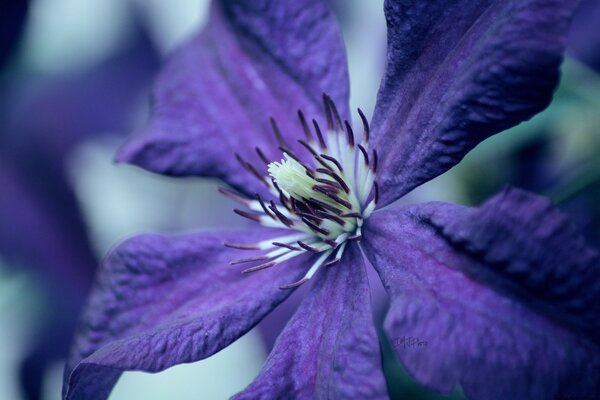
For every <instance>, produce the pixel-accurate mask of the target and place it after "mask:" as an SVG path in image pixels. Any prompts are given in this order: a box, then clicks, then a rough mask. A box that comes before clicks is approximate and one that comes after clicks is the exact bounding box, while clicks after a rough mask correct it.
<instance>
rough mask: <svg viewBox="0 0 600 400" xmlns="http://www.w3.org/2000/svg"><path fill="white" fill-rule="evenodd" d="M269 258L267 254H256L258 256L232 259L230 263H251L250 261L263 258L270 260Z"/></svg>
mask: <svg viewBox="0 0 600 400" xmlns="http://www.w3.org/2000/svg"><path fill="white" fill-rule="evenodd" d="M268 259H269V257H267V256H256V257H249V258H240V259H239V260H235V261H231V262H230V263H229V264H231V265H236V264H245V263H249V262H254V261H263V260H268Z"/></svg>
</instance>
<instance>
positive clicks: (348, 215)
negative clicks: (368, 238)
mask: <svg viewBox="0 0 600 400" xmlns="http://www.w3.org/2000/svg"><path fill="white" fill-rule="evenodd" d="M340 217H344V218H362V215H361V214H360V213H359V212H356V211H354V212H349V213H344V214H342V215H340Z"/></svg>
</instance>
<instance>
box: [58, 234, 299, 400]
mask: <svg viewBox="0 0 600 400" xmlns="http://www.w3.org/2000/svg"><path fill="white" fill-rule="evenodd" d="M273 234H274V232H273V231H272V230H250V231H229V232H220V233H198V234H190V235H186V236H173V237H166V236H160V235H142V236H137V237H134V238H133V239H130V240H128V241H126V242H125V243H123V244H122V245H120V246H119V247H117V249H116V250H114V251H113V252H112V253H111V254H110V255H109V256H108V258H107V259H106V261H105V262H104V264H103V269H102V270H101V272H100V275H99V278H98V282H97V285H96V288H95V290H94V292H93V293H92V296H91V300H90V302H89V304H88V306H87V309H86V311H85V313H84V316H83V321H82V323H81V326H80V331H79V333H78V335H77V338H76V341H75V347H74V351H73V353H72V355H71V358H70V360H69V363H68V365H67V373H66V374H65V378H66V382H65V387H64V390H65V392H66V393H65V394H66V398H67V399H92V398H93V399H105V398H107V397H108V394H109V393H110V391H111V389H112V387H113V385H114V384H115V382H116V381H117V379H118V377H119V375H120V373H121V371H124V370H143V371H149V372H156V371H162V370H164V369H166V368H168V367H170V366H173V365H175V364H180V363H187V362H193V361H197V360H200V359H203V358H205V357H208V356H210V355H212V354H214V353H216V352H217V351H219V350H221V349H222V348H224V347H226V346H228V345H229V344H230V343H232V342H233V341H235V340H236V339H237V338H239V337H240V336H241V335H243V334H244V333H246V332H247V331H248V330H250V329H251V328H252V327H253V326H254V325H256V323H257V322H258V321H260V320H261V319H262V317H263V316H264V315H265V314H267V313H268V312H269V311H271V309H273V308H274V307H275V306H276V305H277V304H279V303H280V302H281V301H283V300H284V299H285V298H286V297H287V296H288V295H289V294H290V293H291V291H290V290H282V289H280V286H281V285H284V284H288V283H290V282H295V281H296V280H298V279H300V277H301V276H302V274H303V273H305V268H300V267H299V264H301V262H302V261H306V259H301V260H299V261H298V262H295V263H294V262H291V261H288V262H287V263H285V264H282V265H278V266H276V267H273V268H269V269H266V270H262V271H257V272H253V273H251V274H248V275H246V274H242V273H241V270H242V269H243V268H240V266H239V265H229V262H230V261H232V260H235V259H238V258H242V257H247V256H250V257H252V256H255V255H256V254H254V253H255V251H242V250H232V249H228V248H226V247H224V246H223V243H224V242H236V243H249V241H250V240H252V241H254V242H256V241H257V240H262V239H266V238H268V237H270V236H272V235H273ZM275 234H276V232H275ZM240 253H243V254H240ZM299 258H302V257H299Z"/></svg>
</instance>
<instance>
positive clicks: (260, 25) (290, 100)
mask: <svg viewBox="0 0 600 400" xmlns="http://www.w3.org/2000/svg"><path fill="white" fill-rule="evenodd" d="M323 92H327V93H328V94H329V95H330V96H331V97H332V98H333V99H334V100H335V101H336V102H337V103H338V105H339V107H340V108H341V111H342V112H343V113H344V115H347V114H348V111H347V107H348V106H347V103H348V72H347V69H346V56H345V51H344V48H343V43H342V39H341V36H340V33H339V32H338V28H337V25H336V23H335V21H334V18H333V16H332V14H331V12H330V11H329V9H328V7H327V6H326V5H325V4H324V2H323V1H320V0H301V1H294V2H278V1H274V0H263V1H259V2H257V1H249V0H247V1H242V0H237V1H228V2H225V1H214V2H213V5H212V8H211V13H210V22H209V24H208V26H207V27H206V28H205V29H204V30H203V31H202V32H201V33H199V34H198V35H196V36H194V37H193V38H191V40H190V41H188V42H187V43H185V44H184V45H183V46H182V47H181V48H179V49H178V50H177V51H176V52H175V53H174V54H173V55H172V56H171V58H170V59H169V60H168V61H167V63H166V65H165V66H164V68H163V70H162V73H161V74H160V76H159V78H158V81H157V83H156V86H155V92H154V107H153V111H152V117H151V120H150V122H149V124H148V126H147V128H146V129H145V130H144V131H143V133H142V135H140V136H138V137H135V138H134V139H133V140H132V141H131V142H129V143H128V144H127V145H126V146H125V147H124V148H123V149H122V151H121V152H120V154H119V156H118V160H119V161H122V162H129V163H133V164H136V165H139V166H141V167H143V168H146V169H149V170H151V171H155V172H159V173H164V174H170V175H201V176H216V177H219V178H221V179H224V180H225V181H227V182H229V183H231V184H232V185H233V186H235V187H238V188H240V189H246V191H247V192H256V191H257V190H258V189H260V190H262V189H263V188H262V187H261V184H260V182H259V181H258V180H256V179H255V178H253V177H252V176H251V175H250V174H249V173H248V172H247V171H245V170H244V169H243V168H242V167H241V165H240V164H239V163H238V162H237V160H236V159H235V153H239V154H240V155H241V156H242V157H243V158H244V159H245V160H247V161H248V162H251V163H253V165H255V166H257V167H261V172H262V170H265V172H266V167H265V166H264V164H262V163H261V161H260V158H259V157H258V155H257V154H256V152H255V147H256V146H258V147H260V148H261V149H262V150H263V152H264V153H265V154H266V156H267V158H268V159H269V160H275V159H279V158H281V152H280V151H278V150H277V146H278V144H277V141H276V140H275V136H274V134H273V131H272V129H271V126H270V122H269V117H271V116H272V117H274V118H275V120H276V121H277V123H278V126H279V128H280V130H281V132H282V134H283V135H284V136H285V137H286V138H287V140H288V144H289V145H290V147H292V148H294V149H297V148H298V144H297V143H296V139H301V138H302V137H303V134H302V128H301V125H300V122H299V121H298V118H297V110H298V109H302V110H303V111H304V112H305V113H306V114H307V116H309V117H319V116H320V115H321V113H322V111H321V108H322V107H321V94H322V93H323Z"/></svg>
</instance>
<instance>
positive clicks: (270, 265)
mask: <svg viewBox="0 0 600 400" xmlns="http://www.w3.org/2000/svg"><path fill="white" fill-rule="evenodd" d="M274 265H277V263H276V262H275V261H270V262H268V263H264V264H260V265H257V266H256V267H251V268H246V269H245V270H243V271H242V274H247V273H249V272H254V271H259V270H261V269H265V268H270V267H272V266H274Z"/></svg>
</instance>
